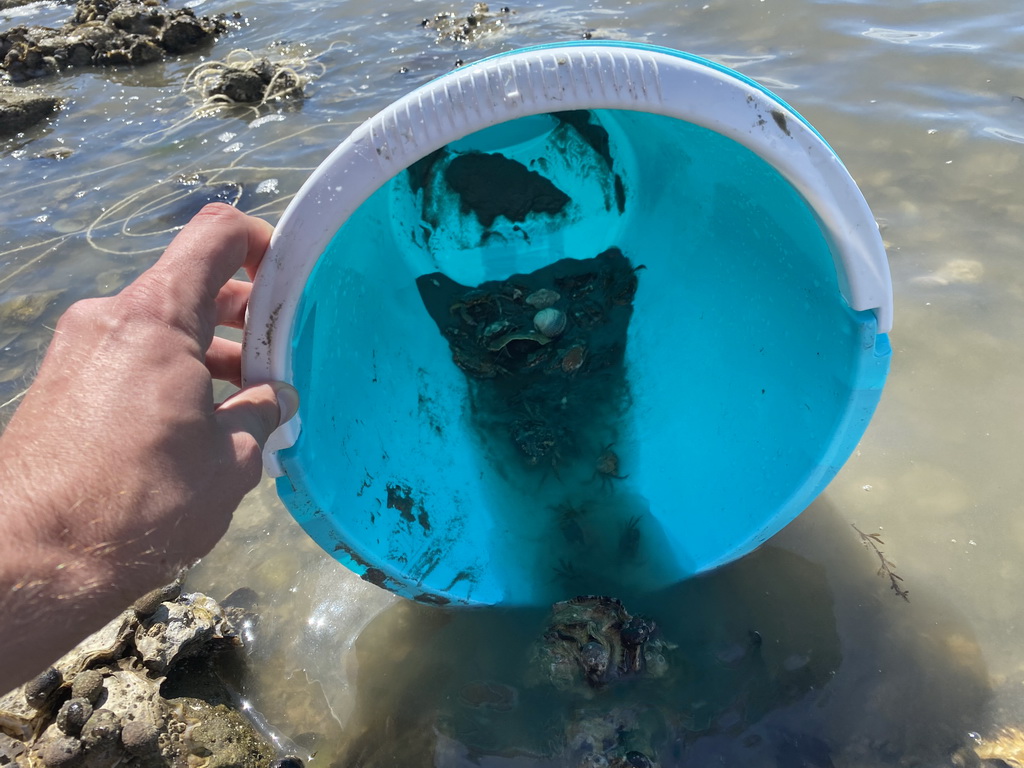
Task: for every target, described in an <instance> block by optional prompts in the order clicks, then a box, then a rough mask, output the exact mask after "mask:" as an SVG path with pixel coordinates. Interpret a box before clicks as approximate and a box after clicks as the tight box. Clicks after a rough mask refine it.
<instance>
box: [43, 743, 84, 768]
mask: <svg viewBox="0 0 1024 768" xmlns="http://www.w3.org/2000/svg"><path fill="white" fill-rule="evenodd" d="M81 756H82V742H80V741H79V740H78V739H72V738H71V737H70V736H60V737H58V738H56V739H49V740H47V741H46V743H45V744H43V745H42V746H41V747H40V748H39V758H40V759H41V760H42V761H43V764H44V765H45V766H46V767H47V768H70V766H73V765H76V764H77V763H78V761H79V758H81Z"/></svg>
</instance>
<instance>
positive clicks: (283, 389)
mask: <svg viewBox="0 0 1024 768" xmlns="http://www.w3.org/2000/svg"><path fill="white" fill-rule="evenodd" d="M298 407H299V393H298V392H296V391H295V388H294V387H292V386H291V385H289V384H285V383H284V382H271V383H269V384H258V385H256V386H254V387H249V388H247V389H243V390H241V391H239V392H236V393H235V394H234V395H232V396H231V397H229V398H228V399H227V400H225V401H224V402H223V403H222V404H221V405H220V406H219V407H218V408H217V410H216V412H215V413H214V417H215V418H216V420H217V422H218V424H220V426H221V427H222V429H223V430H224V431H225V432H226V433H227V434H229V435H231V436H232V437H235V436H238V435H249V436H251V437H252V438H253V439H254V440H255V442H256V445H257V446H258V447H259V449H260V450H262V449H263V446H264V445H266V443H267V438H268V437H270V433H271V432H273V431H274V430H275V429H277V428H278V426H279V425H281V424H283V423H284V422H285V421H287V420H288V419H290V418H291V417H292V416H294V415H295V412H296V411H297V410H298ZM235 444H236V446H237V445H238V441H235ZM243 458H244V457H243Z"/></svg>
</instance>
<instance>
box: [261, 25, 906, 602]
mask: <svg viewBox="0 0 1024 768" xmlns="http://www.w3.org/2000/svg"><path fill="white" fill-rule="evenodd" d="M555 297H557V298H555ZM552 302H553V303H552ZM549 304H550V305H551V306H548V305H549ZM891 315H892V296H891V284H890V278H889V270H888V264H887V261H886V257H885V252H884V249H883V246H882V243H881V239H880V237H879V233H878V229H877V227H876V225H875V222H874V220H873V218H872V216H871V213H870V211H869V209H868V207H867V204H866V202H865V201H864V198H863V196H862V195H861V193H860V192H859V190H858V189H857V186H856V184H855V183H854V182H853V180H852V179H851V178H850V176H849V174H848V172H847V171H846V169H845V168H844V166H843V165H842V163H841V162H840V160H839V158H838V157H837V156H836V155H835V153H834V152H833V151H832V150H831V149H830V148H829V146H828V145H827V144H826V143H825V141H824V140H823V139H822V138H821V136H819V135H818V133H817V132H816V131H815V130H814V129H813V128H812V127H811V126H810V125H809V124H808V123H807V122H806V121H805V120H804V119H803V118H802V117H800V116H799V115H798V114H796V113H795V112H794V111H793V110H792V109H791V108H790V107H789V106H788V105H787V104H785V103H784V102H783V101H781V100H780V99H779V98H778V97H776V96H775V95H773V94H772V93H770V92H769V91H767V90H765V89H764V88H762V87H761V86H759V85H758V84H757V83H755V82H753V81H751V80H749V79H748V78H746V77H744V76H742V75H740V74H738V73H736V72H733V71H731V70H729V69H727V68H725V67H722V66H720V65H717V64H714V63H712V62H709V61H706V60H703V59H700V58H697V57H695V56H690V55H687V54H683V53H679V52H677V51H672V50H667V49H662V48H654V47H651V46H645V45H634V44H624V43H611V42H588V43H577V44H568V45H552V46H541V47H536V48H530V49H526V50H522V51H517V52H513V53H508V54H502V55H498V56H494V57H491V58H488V59H485V60H483V61H480V62H477V63H475V64H472V65H469V66H465V67H462V68H460V69H458V70H456V71H453V72H450V73H448V74H447V75H444V76H442V77H440V78H438V79H437V80H435V81H433V82H431V83H428V84H427V85H425V86H423V87H421V88H419V89H417V90H415V91H413V92H412V93H410V94H409V95H407V96H406V97H404V98H402V99H400V100H398V101H397V102H395V103H394V104H392V105H391V106H390V107H388V108H387V109H385V110H384V111H383V112H381V113H380V114H378V115H377V116H375V117H373V118H372V119H370V120H369V121H368V122H366V123H365V124H364V125H362V126H361V127H360V128H358V129H357V130H356V131H355V132H353V133H352V134H351V135H350V136H349V137H348V138H347V139H345V140H344V141H343V142H342V143H341V145H340V146H339V147H338V148H337V149H336V150H335V151H334V152H333V153H332V154H331V155H330V156H329V157H328V158H327V159H326V160H325V161H324V163H323V164H322V165H321V166H320V167H319V168H318V169H317V170H316V171H315V172H314V173H313V175H312V176H311V177H310V179H309V180H308V181H307V183H306V184H305V185H304V186H303V187H302V189H301V190H300V191H299V193H298V194H297V195H296V197H295V199H294V200H293V201H292V203H291V205H290V206H289V207H288V209H287V211H286V212H285V214H284V216H283V217H282V219H281V222H280V224H279V226H278V228H277V231H276V233H275V235H274V238H273V240H272V243H271V246H270V251H269V253H268V255H267V257H266V258H265V260H264V263H263V266H262V268H261V270H260V273H259V275H258V277H257V279H256V283H255V286H254V290H253V295H252V299H251V301H250V305H249V316H248V320H247V324H246V333H245V351H244V377H245V380H246V382H247V383H253V382H257V381H264V380H268V379H279V380H285V381H289V382H291V383H292V384H294V385H295V387H296V388H297V389H298V390H299V392H300V394H301V398H302V404H301V407H300V410H299V414H298V417H297V418H296V419H294V420H293V421H292V422H291V423H289V424H288V425H286V427H284V428H282V429H281V430H279V431H278V432H277V433H276V434H275V435H274V436H273V438H272V440H271V443H270V444H269V445H268V448H267V452H266V454H265V460H266V465H267V468H268V470H269V471H270V472H271V473H272V474H273V475H275V476H278V480H277V483H278V492H279V494H280V496H281V498H282V499H283V500H284V503H285V504H286V506H287V507H288V509H289V510H290V511H291V513H292V514H293V515H294V517H295V518H296V519H297V520H298V522H299V523H300V524H301V525H302V526H303V528H304V529H305V530H306V531H307V532H308V533H309V535H310V536H312V537H313V539H315V540H316V541H317V542H318V543H319V544H320V546H322V547H323V548H324V549H325V550H326V551H327V552H330V553H331V554H333V555H334V556H335V557H336V558H337V559H338V560H339V561H341V562H342V563H344V564H345V565H347V566H348V567H349V568H352V569H353V570H355V571H357V572H359V573H361V574H362V575H363V576H364V578H366V579H368V580H370V581H373V582H374V583H377V584H380V585H381V586H384V587H386V588H388V589H391V590H393V591H395V592H398V593H400V594H402V595H405V596H408V597H412V598H416V599H420V600H424V601H429V602H441V603H447V602H455V603H468V604H510V605H528V604H541V603H545V602H548V601H550V600H552V599H560V598H563V597H565V596H566V595H569V594H576V593H580V592H597V593H606V594H609V593H610V594H615V595H618V596H623V595H625V594H627V593H629V592H630V591H637V590H647V589H653V588H657V587H660V586H664V585H667V584H671V583H674V582H676V581H678V580H681V579H685V578H687V577H690V576H693V575H694V574H698V573H700V572H702V571H706V570H708V569H712V568H715V567H717V566H720V565H722V564H724V563H727V562H729V561H731V560H733V559H735V558H738V557H740V556H742V555H744V554H746V553H748V552H750V551H751V550H752V549H754V548H755V547H757V546H758V545H759V544H761V543H762V542H764V541H765V540H766V539H768V537H770V536H771V535H773V534H774V533H776V532H777V531H778V530H779V529H781V528H782V527H783V526H784V525H786V524H787V523H788V522H789V521H791V520H792V519H793V518H794V517H795V516H796V515H798V514H799V513H800V512H801V511H802V510H804V509H805V508H806V507H807V506H808V505H809V504H810V503H811V502H812V501H813V500H814V498H815V497H816V496H817V495H818V494H819V493H820V492H821V491H822V490H823V489H824V487H825V486H826V484H827V483H828V482H829V481H830V480H831V478H832V477H833V476H834V475H835V473H836V472H837V471H838V469H839V468H840V466H841V465H842V464H843V462H844V461H845V460H846V459H847V457H848V456H849V454H850V453H851V451H852V450H853V448H854V446H855V445H856V443H857V441H858V440H859V439H860V437H861V435H862V434H863V432H864V429H865V428H866V426H867V424H868V421H869V419H870V418H871V415H872V413H873V411H874V409H875V406H876V404H877V402H878V399H879V396H880V394H881V390H882V386H883V384H884V381H885V378H886V374H887V372H888V367H889V359H890V346H889V343H888V339H887V336H886V333H887V332H888V331H889V329H890V325H891ZM542 327H543V329H544V332H542V331H541V330H540V329H541V328H542Z"/></svg>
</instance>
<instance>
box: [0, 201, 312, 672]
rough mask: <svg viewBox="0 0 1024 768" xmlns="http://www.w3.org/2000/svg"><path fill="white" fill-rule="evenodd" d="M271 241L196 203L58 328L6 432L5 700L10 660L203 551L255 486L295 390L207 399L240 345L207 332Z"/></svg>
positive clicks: (0, 461) (234, 308)
mask: <svg viewBox="0 0 1024 768" xmlns="http://www.w3.org/2000/svg"><path fill="white" fill-rule="evenodd" d="M272 231H273V230H272V228H271V226H270V225H269V224H267V223H266V222H264V221H261V220H260V219H255V218H252V217H249V216H246V215H245V214H242V213H240V212H239V211H237V210H235V209H234V208H231V207H230V206H227V205H221V204H214V205H209V206H206V207H205V208H204V209H203V210H202V211H200V212H199V214H197V215H196V216H195V218H193V219H192V221H190V222H189V223H188V225H186V226H185V228H184V229H182V230H181V232H179V233H178V235H177V236H176V237H175V238H174V240H173V242H172V243H171V244H170V246H169V247H168V248H167V250H166V251H165V252H164V254H163V256H162V257H161V258H160V259H159V261H157V263H156V264H155V265H154V266H153V267H152V268H150V269H149V270H147V271H146V272H145V273H143V274H142V275H141V276H140V277H139V278H138V279H137V280H136V281H135V282H133V283H132V284H131V285H129V286H127V287H126V288H125V289H124V290H123V291H122V292H121V293H120V294H118V295H116V296H113V297H110V298H101V299H87V300H85V301H80V302H78V303H76V304H74V305H73V306H72V307H71V308H69V309H68V311H67V312H66V313H65V314H64V316H63V317H62V318H61V320H60V322H59V323H58V324H57V329H56V334H55V336H54V338H53V341H52V342H51V344H50V347H49V349H48V350H47V353H46V356H45V358H44V360H43V363H42V366H41V368H40V370H39V374H38V376H37V377H36V380H35V382H34V383H33V384H32V386H31V388H30V389H29V391H28V393H27V394H26V395H25V397H24V399H23V401H22V403H21V405H20V407H19V408H18V410H17V412H16V413H15V414H14V416H13V417H12V418H11V421H10V423H9V425H8V427H7V430H6V431H5V433H4V434H3V436H2V437H0V497H2V503H0V534H2V536H0V612H2V613H0V615H2V616H3V623H4V625H5V628H6V630H7V631H6V632H4V633H0V659H3V660H4V664H3V665H0V692H2V691H4V690H6V688H5V687H4V683H7V682H10V683H12V684H14V683H17V682H18V680H17V679H15V680H6V679H5V677H4V675H3V672H5V671H8V670H7V665H8V664H9V661H10V660H14V659H17V660H19V661H22V662H24V660H25V658H26V656H29V657H30V658H31V659H33V660H38V661H37V663H36V664H34V666H35V667H37V668H38V669H41V668H42V667H44V666H45V665H46V664H48V663H50V662H52V661H53V660H54V659H56V658H57V657H58V656H59V655H60V654H61V653H62V652H64V651H65V650H67V649H68V648H70V647H71V645H73V644H74V642H76V641H77V640H79V639H81V637H83V636H84V635H85V634H87V633H88V632H90V631H93V630H95V629H97V628H98V627H99V626H101V625H102V624H103V623H105V622H106V621H107V620H108V619H109V618H111V617H112V616H113V615H114V614H115V613H116V612H117V611H119V610H121V609H122V608H124V607H125V606H126V605H127V604H129V603H130V602H131V601H132V600H133V599H134V598H136V597H138V596H139V595H141V594H143V593H145V592H146V591H148V590H149V589H152V588H154V587H156V586H160V585H162V584H165V583H167V582H168V581H170V580H171V579H172V578H173V577H174V575H175V574H176V573H177V571H178V570H179V569H180V568H181V567H182V566H183V565H186V564H188V563H190V562H192V561H194V560H195V559H196V558H198V557H201V556H203V555H205V554H206V553H207V552H208V551H209V550H210V549H211V548H212V547H213V545H214V544H215V543H216V542H217V540H218V539H219V538H220V537H221V536H222V535H223V533H224V531H225V530H226V529H227V527H228V524H229V522H230V521H231V515H232V512H233V511H234V509H235V508H236V507H237V505H238V503H239V502H240V501H241V499H242V497H243V496H244V495H245V493H246V492H247V491H249V490H250V489H251V488H253V487H254V486H255V485H256V483H257V482H258V481H259V478H260V474H261V470H262V463H261V456H260V454H261V451H262V446H263V445H264V443H265V442H266V440H267V437H268V436H269V435H270V433H271V432H272V431H273V430H274V429H276V428H277V426H278V425H279V424H280V423H281V422H283V421H284V420H287V419H288V418H290V417H291V416H292V415H293V414H294V413H295V410H296V407H297V405H298V396H297V394H296V393H295V390H294V389H292V388H291V387H290V386H288V385H286V384H281V383H274V384H262V385H259V386H254V387H250V388H248V389H245V390H242V391H240V392H238V393H236V394H235V395H233V396H232V397H230V398H228V399H227V400H226V401H225V402H224V403H223V404H221V405H219V406H218V405H216V404H215V403H214V400H213V379H215V378H216V379H223V380H226V381H231V382H234V383H235V384H238V383H239V382H240V378H241V349H240V345H239V344H238V343H237V342H232V341H228V340H226V339H222V338H219V337H215V336H214V329H215V327H216V326H218V325H223V326H230V327H241V326H242V324H243V322H244V317H245V308H246V304H247V302H248V299H249V293H250V289H251V283H248V282H245V281H240V280H235V279H232V275H234V274H235V273H236V272H237V271H238V270H239V269H240V268H242V267H244V268H245V270H246V272H247V273H248V274H249V276H250V278H251V277H252V276H253V275H254V274H255V272H256V269H257V267H258V266H259V263H260V260H261V259H262V258H263V254H264V252H265V250H266V248H267V244H268V243H269V240H270V235H271V233H272ZM48 617H49V618H50V621H49V622H47V618H48ZM41 620H42V621H41ZM54 622H56V625H57V626H58V627H59V626H64V627H70V629H65V630H64V631H63V632H61V631H60V630H54V627H53V623H54ZM41 623H42V624H44V625H47V624H48V625H49V626H50V628H49V630H48V632H49V633H47V632H41V631H39V626H40V624H41ZM19 625H20V626H19ZM5 634H6V635H8V638H7V639H6V640H5V639H4V638H3V637H2V636H3V635H5ZM54 636H56V641H55V637H54ZM68 636H70V640H68V639H67V638H68ZM10 642H16V643H18V646H19V647H18V648H13V647H11V646H10V645H9V643H10ZM25 673H26V672H25V670H24V668H23V667H22V668H19V670H18V674H19V676H23V675H24V674H25ZM28 673H31V670H29V671H28Z"/></svg>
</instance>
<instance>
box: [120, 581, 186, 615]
mask: <svg viewBox="0 0 1024 768" xmlns="http://www.w3.org/2000/svg"><path fill="white" fill-rule="evenodd" d="M180 595H181V584H178V583H177V582H174V583H173V584H168V585H167V586H164V587H160V588H158V589H154V590H153V591H152V592H147V593H146V594H144V595H143V596H142V597H140V598H139V599H138V600H136V601H135V602H134V603H132V610H133V611H135V615H136V616H137V617H139V618H140V619H145V618H148V617H149V616H152V615H153V614H154V613H155V612H156V609H157V608H159V607H160V606H161V604H163V603H166V602H169V601H171V600H177V599H178V597H179V596H180Z"/></svg>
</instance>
